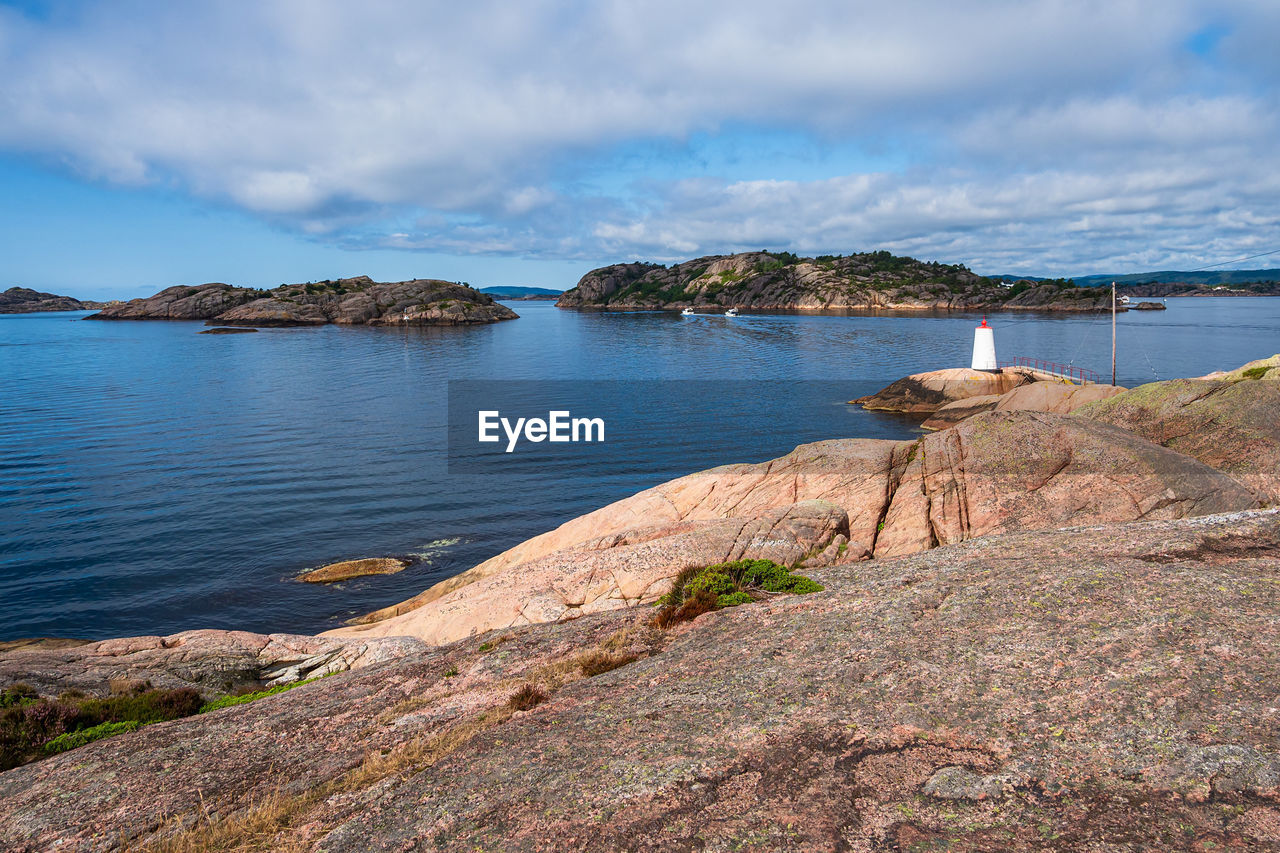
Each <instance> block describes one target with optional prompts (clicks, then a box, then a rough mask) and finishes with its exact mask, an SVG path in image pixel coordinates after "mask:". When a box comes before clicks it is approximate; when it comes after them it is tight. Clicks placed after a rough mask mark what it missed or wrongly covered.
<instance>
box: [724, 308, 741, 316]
mask: <svg viewBox="0 0 1280 853" xmlns="http://www.w3.org/2000/svg"><path fill="white" fill-rule="evenodd" d="M724 316H726V317H737V316H738V309H737V308H730V309H729V310H728V311H726V312H724Z"/></svg>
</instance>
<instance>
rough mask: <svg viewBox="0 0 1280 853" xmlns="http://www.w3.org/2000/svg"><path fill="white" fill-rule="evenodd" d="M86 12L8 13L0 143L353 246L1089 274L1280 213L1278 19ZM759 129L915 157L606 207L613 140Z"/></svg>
mask: <svg viewBox="0 0 1280 853" xmlns="http://www.w3.org/2000/svg"><path fill="white" fill-rule="evenodd" d="M79 15H80V17H78V18H67V17H65V16H64V17H58V18H55V19H53V20H52V21H51V22H35V21H30V20H27V19H24V18H22V17H21V16H20V15H19V14H18V13H16V12H14V11H12V10H9V11H6V10H3V9H0V113H2V114H3V115H4V116H5V119H4V120H3V121H0V147H3V148H7V149H9V150H13V151H25V152H32V153H35V154H38V155H40V156H41V157H44V158H52V159H56V160H60V161H64V162H67V163H69V164H70V165H71V167H72V168H74V169H76V170H77V171H79V172H80V173H82V174H84V175H86V176H88V177H90V178H92V179H97V180H103V181H108V182H114V183H122V184H130V185H138V184H146V183H160V184H164V185H166V186H174V185H176V186H178V187H182V188H185V189H186V190H187V191H189V192H191V193H193V194H195V195H197V196H200V197H203V198H207V199H211V200H214V201H218V202H223V203H230V204H233V205H237V206H240V207H243V208H244V209H246V210H249V211H252V212H254V213H256V214H259V215H261V216H263V217H266V218H269V219H271V220H272V221H273V222H276V223H278V224H283V225H286V226H290V227H293V228H295V229H297V230H299V231H301V232H304V233H309V234H314V235H322V236H321V237H320V238H322V239H328V240H333V241H336V242H339V243H341V244H343V245H352V246H360V245H384V246H394V247H401V248H422V249H433V250H438V251H449V252H459V253H471V252H475V253H483V252H495V253H519V254H530V255H542V256H557V255H570V256H580V257H590V258H599V257H605V256H611V255H615V254H616V255H624V256H642V255H645V254H652V255H654V256H657V257H660V258H670V257H675V256H685V255H689V254H694V253H698V252H704V251H721V250H726V249H729V248H737V247H749V248H759V247H760V246H764V245H771V246H776V247H780V248H781V247H789V248H794V249H797V250H803V249H806V248H813V249H821V250H837V251H838V250H842V249H853V248H871V247H878V246H886V247H890V248H900V249H903V250H908V249H910V250H913V251H923V252H927V253H930V254H931V255H933V256H937V257H940V258H942V259H951V260H969V261H971V262H972V263H975V264H977V263H984V264H985V263H986V262H987V261H988V260H989V261H990V263H991V264H994V265H996V266H1001V265H1013V266H1017V265H1022V266H1025V267H1027V268H1028V269H1030V268H1040V267H1039V266H1037V265H1042V266H1044V267H1048V266H1050V265H1053V264H1063V265H1068V266H1069V265H1072V264H1077V265H1078V264H1088V265H1089V266H1091V267H1092V266H1093V265H1094V264H1095V262H1097V263H1102V262H1103V261H1106V262H1118V260H1119V259H1122V258H1136V257H1149V256H1158V257H1165V258H1170V259H1172V258H1182V257H1186V258H1191V257H1193V255H1194V253H1195V252H1196V251H1202V250H1203V251H1209V250H1210V248H1211V247H1215V246H1225V245H1231V246H1236V245H1243V243H1242V241H1246V242H1247V241H1248V240H1251V239H1256V235H1257V234H1258V231H1259V229H1266V228H1272V229H1274V227H1275V224H1276V222H1277V210H1278V208H1280V202H1277V201H1276V198H1277V195H1276V193H1275V192H1274V189H1275V187H1274V180H1273V179H1270V178H1267V177H1266V176H1267V175H1274V174H1276V173H1277V170H1276V166H1277V165H1280V164H1277V162H1276V159H1277V155H1276V154H1275V153H1274V151H1273V149H1274V147H1275V146H1274V144H1273V142H1272V140H1274V139H1275V138H1276V132H1277V130H1280V123H1278V121H1277V104H1276V100H1275V94H1274V92H1275V83H1276V80H1275V79H1274V75H1275V73H1276V69H1277V67H1276V66H1275V64H1274V58H1272V59H1259V58H1257V57H1256V54H1257V51H1258V47H1259V45H1258V40H1259V39H1260V38H1263V35H1260V33H1261V34H1265V33H1267V32H1269V33H1271V34H1272V35H1274V32H1275V25H1276V23H1277V19H1276V16H1275V12H1274V9H1273V4H1268V3H1262V2H1256V0H1253V2H1251V1H1250V0H1234V2H1226V3H1212V4H1210V3H1208V2H1204V0H1163V2H1159V0H1113V2H1098V0H1094V2H1085V3H1062V2H1058V0H1031V2H1025V0H1021V1H1020V2H1015V0H987V2H978V3H966V4H954V3H945V2H924V0H913V1H912V2H898V3H894V4H882V3H880V4H874V3H857V4H854V3H849V2H845V1H844V0H839V1H838V0H808V2H797V3H793V4H791V5H790V6H788V7H787V8H786V10H785V11H784V10H783V9H782V8H781V7H779V6H777V4H776V3H765V2H763V0H735V2H733V3H729V2H709V3H700V4H686V3H683V2H679V3H677V2H675V0H651V2H646V3H637V2H623V0H602V2H596V3H568V2H560V3H554V4H510V3H499V2H496V0H478V2H473V3H469V4H456V3H452V4H446V3H439V2H437V3H387V2H376V0H375V1H374V2H366V3H361V4H358V5H353V4H349V3H341V2H336V0H328V2H325V0H305V2H304V0H293V2H274V3H272V2H265V3H249V2H243V3H219V4H200V5H194V6H193V5H190V4H165V3H159V2H142V0H135V2H130V3H125V4H111V5H109V6H108V5H99V4H87V5H86V6H85V7H83V8H82V10H81V11H80V12H79ZM1209 25H1214V26H1222V27H1225V28H1226V30H1227V35H1226V36H1224V38H1223V41H1222V44H1221V46H1220V49H1219V50H1218V51H1217V54H1218V55H1215V56H1214V57H1210V58H1207V59H1206V58H1201V57H1197V56H1195V55H1193V54H1192V53H1190V52H1189V51H1188V50H1187V49H1186V48H1185V45H1186V43H1187V41H1188V39H1190V38H1191V37H1192V36H1194V35H1195V33H1196V32H1197V31H1199V30H1200V29H1202V28H1204V27H1206V26H1209ZM1263 40H1264V41H1265V39H1263ZM1268 43H1269V42H1268ZM1228 48H1231V50H1228ZM1245 48H1248V49H1249V51H1250V52H1249V53H1248V55H1247V56H1245V55H1242V54H1240V53H1239V51H1240V50H1243V49H1245ZM1267 55H1268V56H1271V55H1272V54H1271V53H1270V52H1267ZM1236 56H1240V58H1239V59H1238V60H1237V59H1235V58H1234V57H1236ZM740 128H763V129H766V130H790V131H795V132H798V133H799V134H801V135H803V136H805V137H806V138H808V139H811V140H814V141H815V142H814V144H815V145H817V146H819V147H821V146H822V145H826V144H830V143H839V144H841V145H844V146H846V147H850V146H851V147H854V148H856V147H858V146H864V147H866V148H868V149H870V148H872V147H875V146H881V147H887V148H889V149H890V150H892V149H894V148H895V147H896V146H901V150H902V151H903V152H906V153H905V154H904V155H903V157H904V159H905V160H906V162H907V165H906V167H905V168H903V169H901V170H899V171H885V170H874V171H868V170H866V168H865V166H859V165H858V164H852V165H846V164H843V163H841V162H840V161H839V160H838V159H833V160H832V161H830V162H828V163H827V164H826V166H827V172H828V173H827V176H826V177H825V178H822V179H816V180H808V181H782V180H776V179H773V178H774V177H775V176H772V175H770V174H768V173H767V168H765V167H757V168H756V171H757V172H758V173H757V174H751V175H746V176H743V175H715V174H705V173H703V172H700V171H699V170H698V169H697V168H696V164H692V163H685V162H681V161H680V160H679V158H678V157H677V158H675V159H674V160H673V161H672V162H671V163H668V164H662V163H658V164H656V165H655V164H652V163H650V164H640V165H635V164H629V165H627V166H626V167H625V169H626V171H625V172H624V173H623V174H620V175H612V176H610V180H609V181H606V182H605V185H606V186H608V187H610V189H608V190H607V191H606V190H602V189H598V188H595V187H598V186H600V184H599V182H598V181H597V180H596V178H597V177H598V176H599V174H600V173H601V171H602V170H604V171H607V170H608V169H609V168H610V167H611V166H613V165H616V162H615V161H614V160H613V159H611V158H613V156H614V153H613V152H615V150H616V147H617V146H619V145H623V144H626V143H628V142H631V141H634V140H669V141H671V142H672V143H673V144H674V145H675V146H676V148H677V149H678V148H679V146H680V145H681V144H682V142H683V141H684V140H686V139H688V138H689V136H690V135H691V134H708V135H709V138H710V139H711V140H712V143H711V144H713V145H714V144H715V140H716V139H717V138H731V137H732V135H733V134H734V133H736V132H737V130H738V129H740ZM842 167H843V168H842ZM744 178H746V179H744ZM1264 186H1265V187H1266V188H1267V189H1265V190H1264V189H1262V187H1264ZM617 187H623V188H624V189H622V190H619V189H616V188H617ZM627 187H630V188H629V189H628V188H627ZM410 222H411V223H413V224H412V225H409V224H408V223H410ZM1272 233H1274V230H1273V232H1272ZM1100 242H1101V243H1102V244H1105V245H1106V246H1107V248H1106V249H1105V251H1104V252H1102V253H1099V252H1098V251H1097V247H1098V246H1099V244H1100ZM1156 244H1159V246H1161V247H1163V248H1160V249H1151V248H1150V246H1152V245H1156ZM1197 246H1199V247H1201V248H1200V249H1198V248H1196V247H1197ZM1152 252H1154V255H1152V254H1151V253H1152ZM1160 252H1164V254H1163V255H1161V254H1160ZM1099 254H1102V255H1103V257H1098V255H1099Z"/></svg>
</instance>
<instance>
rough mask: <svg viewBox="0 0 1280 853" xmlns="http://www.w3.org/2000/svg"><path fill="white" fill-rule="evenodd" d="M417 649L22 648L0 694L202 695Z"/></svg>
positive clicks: (175, 641) (181, 642)
mask: <svg viewBox="0 0 1280 853" xmlns="http://www.w3.org/2000/svg"><path fill="white" fill-rule="evenodd" d="M420 648H422V644H421V643H420V642H418V641H416V640H411V639H408V638H404V637H398V638H395V639H391V640H376V639H375V640H367V641H366V640H358V641H355V642H351V641H349V640H339V639H334V638H329V637H311V636H305V635H299V634H252V633H249V632H248V631H212V630H199V631H183V632H182V633H180V634H172V635H170V636H168V637H125V638H122V639H115V640H102V641H100V642H91V643H81V644H78V645H75V646H73V647H57V646H51V645H47V644H46V645H39V646H26V647H20V648H17V649H13V650H10V651H7V652H2V653H0V688H4V687H7V686H8V685H10V684H14V683H18V682H22V683H25V684H27V685H29V686H31V687H32V688H34V689H35V690H36V691H37V692H39V693H41V694H44V695H51V696H56V695H58V694H59V693H61V692H62V691H64V690H72V689H74V690H82V691H84V692H86V693H90V694H97V695H105V694H107V693H109V692H110V691H111V686H112V682H134V683H141V682H150V683H151V685H152V686H154V687H157V688H176V687H192V688H195V689H196V690H199V691H200V692H201V693H204V694H206V695H214V694H218V693H224V692H228V691H231V690H234V689H236V688H240V687H247V686H262V685H266V686H271V685H274V684H286V683H289V682H293V681H297V680H299V679H302V678H314V677H317V676H321V675H328V674H330V673H334V672H343V671H345V670H348V669H357V668H359V667H362V666H370V665H372V664H376V663H381V662H383V661H387V660H391V659H394V658H398V657H401V656H403V655H405V654H407V653H408V652H410V651H414V650H417V649H420Z"/></svg>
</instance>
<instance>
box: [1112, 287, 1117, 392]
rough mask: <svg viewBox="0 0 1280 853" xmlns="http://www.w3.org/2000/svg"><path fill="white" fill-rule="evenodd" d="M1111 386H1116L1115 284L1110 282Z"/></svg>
mask: <svg viewBox="0 0 1280 853" xmlns="http://www.w3.org/2000/svg"><path fill="white" fill-rule="evenodd" d="M1111 384H1112V385H1115V384H1116V283H1115V282H1114V281H1113V282H1111Z"/></svg>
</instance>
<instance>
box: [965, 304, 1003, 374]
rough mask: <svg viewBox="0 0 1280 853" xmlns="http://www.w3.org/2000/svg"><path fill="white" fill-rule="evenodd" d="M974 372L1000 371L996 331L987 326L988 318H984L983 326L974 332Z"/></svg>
mask: <svg viewBox="0 0 1280 853" xmlns="http://www.w3.org/2000/svg"><path fill="white" fill-rule="evenodd" d="M971 366H972V368H973V369H974V370H999V368H998V367H996V338H995V330H994V329H992V328H991V327H990V326H988V325H987V318H986V317H983V318H982V325H981V326H979V327H978V328H976V329H974V330H973V364H972V365H971Z"/></svg>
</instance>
